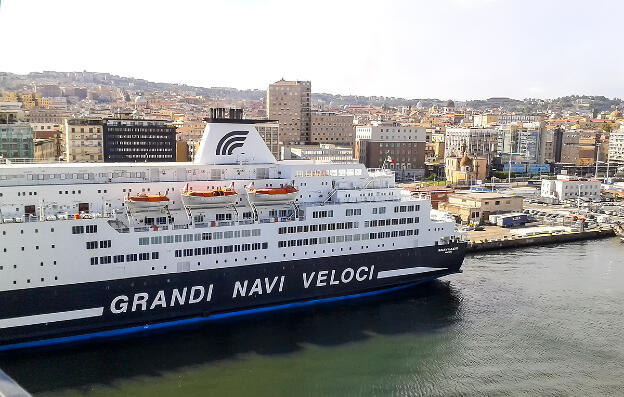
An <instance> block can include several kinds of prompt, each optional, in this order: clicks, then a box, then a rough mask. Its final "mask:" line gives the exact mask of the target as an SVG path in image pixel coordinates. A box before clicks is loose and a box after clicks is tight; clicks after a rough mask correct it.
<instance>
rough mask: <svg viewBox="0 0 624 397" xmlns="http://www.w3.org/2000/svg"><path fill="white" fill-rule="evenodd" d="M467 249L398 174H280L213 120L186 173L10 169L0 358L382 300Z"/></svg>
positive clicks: (1, 187)
mask: <svg viewBox="0 0 624 397" xmlns="http://www.w3.org/2000/svg"><path fill="white" fill-rule="evenodd" d="M464 252H465V242H463V241H462V240H461V239H460V238H458V237H457V236H456V234H455V227H454V222H453V220H452V219H449V218H448V217H446V216H445V214H443V213H438V212H437V211H435V210H432V208H431V204H430V201H429V200H428V199H425V198H420V197H414V196H412V195H410V194H409V192H407V191H405V190H403V189H401V188H398V187H396V186H395V179H394V174H393V173H392V172H391V171H390V170H386V169H375V170H370V169H366V168H365V167H364V165H363V164H355V163H354V164H335V163H323V162H316V161H311V160H309V161H308V160H297V161H279V162H278V161H276V159H275V158H274V156H273V155H272V154H271V152H270V151H269V150H268V148H267V146H266V145H265V143H264V141H263V140H262V138H261V136H260V135H259V133H258V132H257V130H256V128H255V127H254V121H253V120H244V119H240V118H212V119H209V120H208V123H207V126H206V129H205V131H204V134H203V136H202V139H201V142H200V147H199V150H198V153H197V155H196V157H195V160H194V162H192V163H138V164H137V163H132V164H122V163H92V164H75V163H67V164H31V165H25V164H7V165H0V350H9V349H17V348H25V347H33V346H42V345H47V344H51V343H57V342H60V341H70V340H76V339H81V338H83V339H84V338H87V339H88V338H91V337H93V338H95V337H100V336H103V335H110V334H115V335H117V334H119V333H120V332H123V331H124V330H130V329H137V328H138V329H147V328H150V327H152V328H154V327H160V326H165V325H167V324H182V323H185V322H192V321H205V319H210V318H216V317H218V316H223V315H226V314H232V313H234V314H235V313H248V312H251V311H254V310H268V309H271V308H279V307H286V306H289V305H293V304H295V305H296V304H298V303H304V302H305V303H310V302H312V303H314V302H320V301H327V300H332V299H342V298H344V297H353V296H361V295H366V294H372V293H378V292H380V291H385V290H389V289H393V288H398V287H402V286H411V285H414V284H418V283H423V282H426V281H429V280H433V279H436V278H438V277H441V276H445V275H449V274H452V273H457V272H460V267H461V264H462V261H463V258H464Z"/></svg>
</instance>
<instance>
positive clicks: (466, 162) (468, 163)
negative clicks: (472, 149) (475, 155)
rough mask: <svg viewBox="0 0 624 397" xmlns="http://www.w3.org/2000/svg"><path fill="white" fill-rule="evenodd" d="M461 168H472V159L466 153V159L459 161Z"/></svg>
mask: <svg viewBox="0 0 624 397" xmlns="http://www.w3.org/2000/svg"><path fill="white" fill-rule="evenodd" d="M459 165H460V167H472V159H471V158H470V157H468V155H467V154H465V153H464V157H462V158H461V160H460V161H459Z"/></svg>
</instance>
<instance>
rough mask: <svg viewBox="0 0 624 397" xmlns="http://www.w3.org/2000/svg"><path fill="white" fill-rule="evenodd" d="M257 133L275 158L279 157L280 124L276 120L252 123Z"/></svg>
mask: <svg viewBox="0 0 624 397" xmlns="http://www.w3.org/2000/svg"><path fill="white" fill-rule="evenodd" d="M254 125H255V126H256V129H257V130H258V133H260V136H261V137H262V139H263V140H264V143H266V145H267V147H268V148H269V150H270V151H271V154H273V156H275V158H276V159H279V158H280V125H279V122H277V121H267V122H266V123H257V124H254Z"/></svg>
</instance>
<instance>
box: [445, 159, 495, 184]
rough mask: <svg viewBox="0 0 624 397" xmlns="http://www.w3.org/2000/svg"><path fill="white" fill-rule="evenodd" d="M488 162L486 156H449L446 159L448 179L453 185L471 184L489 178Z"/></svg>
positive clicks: (446, 175)
mask: <svg viewBox="0 0 624 397" xmlns="http://www.w3.org/2000/svg"><path fill="white" fill-rule="evenodd" d="M487 173H488V162H487V158H486V157H469V156H467V155H465V154H464V155H463V156H462V157H447V158H446V159H444V174H445V177H446V180H447V181H448V182H449V183H451V184H453V185H471V184H474V183H475V182H476V181H477V180H484V179H486V178H487Z"/></svg>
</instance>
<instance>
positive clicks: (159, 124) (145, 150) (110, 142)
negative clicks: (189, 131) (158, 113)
mask: <svg viewBox="0 0 624 397" xmlns="http://www.w3.org/2000/svg"><path fill="white" fill-rule="evenodd" d="M103 135H104V161H105V162H107V163H119V162H130V163H138V162H167V161H176V128H175V126H173V125H171V124H170V123H169V122H168V121H165V120H139V119H105V120H104V130H103Z"/></svg>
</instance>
